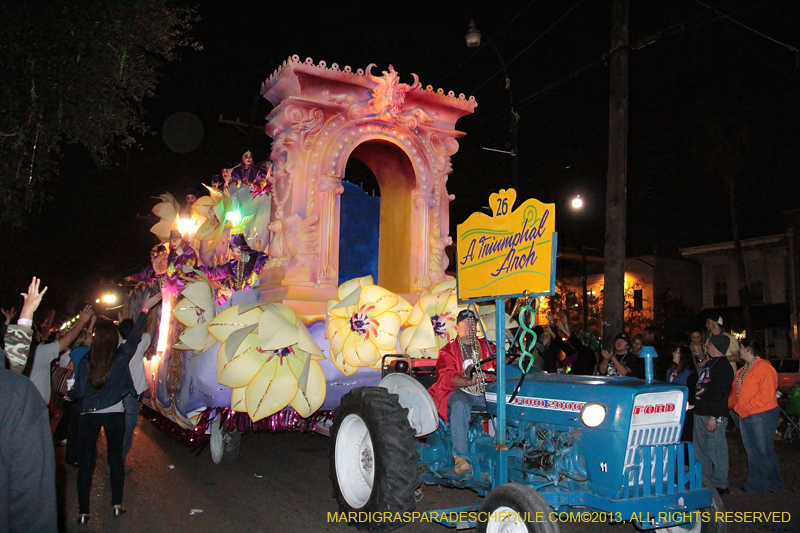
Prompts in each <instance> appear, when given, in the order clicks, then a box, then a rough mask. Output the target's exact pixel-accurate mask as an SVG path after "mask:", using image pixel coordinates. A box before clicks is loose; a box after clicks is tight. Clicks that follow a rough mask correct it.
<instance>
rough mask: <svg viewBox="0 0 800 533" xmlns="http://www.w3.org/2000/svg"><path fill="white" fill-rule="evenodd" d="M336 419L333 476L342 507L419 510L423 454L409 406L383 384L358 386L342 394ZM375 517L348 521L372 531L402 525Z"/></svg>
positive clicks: (331, 473) (331, 446)
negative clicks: (419, 471)
mask: <svg viewBox="0 0 800 533" xmlns="http://www.w3.org/2000/svg"><path fill="white" fill-rule="evenodd" d="M333 420H334V422H333V426H331V442H330V454H329V458H330V476H331V481H332V482H333V496H334V498H335V499H336V503H337V504H338V506H339V510H340V511H343V512H347V513H349V512H351V511H356V512H365V513H378V512H380V513H383V512H387V511H388V512H391V513H396V512H399V513H403V512H405V511H411V510H412V509H414V506H415V501H414V490H415V489H416V488H417V486H418V485H419V476H418V474H417V462H418V460H419V455H418V454H417V450H416V440H415V439H414V430H413V429H412V428H411V425H410V424H409V423H408V410H407V409H405V408H404V407H402V406H401V405H400V402H399V401H398V396H397V395H396V394H390V393H389V391H387V390H386V389H383V388H381V387H359V388H357V389H353V390H352V391H350V392H348V393H347V394H345V395H344V397H343V398H342V401H341V403H340V404H339V407H337V408H336V411H334V414H333ZM376 516H378V515H373V514H369V515H361V516H360V517H359V518H358V520H357V521H353V522H349V523H350V525H354V526H356V527H357V528H358V529H366V530H368V531H390V530H393V529H397V528H399V527H401V526H402V525H403V523H402V522H394V523H393V522H384V521H382V520H380V521H378V520H371V519H372V518H374V517H376ZM365 518H366V520H365ZM378 518H380V516H378Z"/></svg>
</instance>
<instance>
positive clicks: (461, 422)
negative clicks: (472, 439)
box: [428, 309, 490, 476]
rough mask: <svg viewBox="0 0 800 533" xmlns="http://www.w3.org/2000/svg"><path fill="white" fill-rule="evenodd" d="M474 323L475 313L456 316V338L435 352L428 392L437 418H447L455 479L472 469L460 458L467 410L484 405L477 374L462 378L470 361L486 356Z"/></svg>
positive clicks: (464, 445) (464, 446) (463, 450)
mask: <svg viewBox="0 0 800 533" xmlns="http://www.w3.org/2000/svg"><path fill="white" fill-rule="evenodd" d="M476 320H477V318H476V317H475V313H473V312H472V311H470V310H466V309H465V310H464V311H461V312H460V313H459V314H458V318H457V320H456V324H457V327H456V331H457V336H456V338H455V339H453V340H452V341H450V342H449V343H447V344H446V345H445V346H444V347H443V348H442V349H441V350H439V358H438V360H437V361H436V383H434V384H433V385H432V386H431V388H430V389H429V390H428V392H430V394H431V396H432V397H433V401H434V402H435V403H436V410H437V411H439V416H440V417H442V419H443V420H444V421H445V422H448V414H449V415H450V418H449V422H448V423H449V424H450V436H451V439H452V441H453V460H454V462H455V471H456V475H458V476H464V475H467V474H471V473H472V466H470V464H469V462H467V460H466V458H465V457H464V456H465V455H467V453H468V452H469V443H468V439H467V432H468V430H469V419H470V410H471V409H472V406H474V405H476V406H483V407H485V406H486V398H485V396H484V394H483V392H482V387H481V388H480V389H479V388H478V387H480V385H481V382H480V380H481V377H480V376H479V373H477V372H476V373H472V374H471V375H470V373H467V375H469V376H470V377H466V376H465V372H464V368H465V367H466V368H467V369H468V370H469V368H470V367H471V366H472V362H473V360H474V359H476V358H477V359H478V360H482V359H486V358H487V357H489V355H490V353H489V347H488V345H487V344H486V340H484V339H482V338H481V339H478V338H477V336H476V326H475V321H476ZM462 354H465V355H462ZM465 363H466V364H465ZM479 390H480V392H478V391H479ZM448 411H449V413H448Z"/></svg>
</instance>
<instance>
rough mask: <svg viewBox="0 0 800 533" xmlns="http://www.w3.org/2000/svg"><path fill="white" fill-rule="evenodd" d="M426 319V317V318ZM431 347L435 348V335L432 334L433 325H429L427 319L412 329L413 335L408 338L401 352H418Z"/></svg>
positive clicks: (429, 322)
mask: <svg viewBox="0 0 800 533" xmlns="http://www.w3.org/2000/svg"><path fill="white" fill-rule="evenodd" d="M426 318H428V317H427V316H426ZM409 329H410V328H409ZM401 346H402V344H401ZM431 346H436V333H434V331H433V324H432V323H431V320H430V318H428V319H427V320H423V321H422V322H420V323H419V326H417V327H415V328H414V330H413V334H411V335H410V336H408V338H407V344H406V345H405V347H404V348H403V350H404V351H405V350H407V349H417V350H420V349H423V348H430V347H431Z"/></svg>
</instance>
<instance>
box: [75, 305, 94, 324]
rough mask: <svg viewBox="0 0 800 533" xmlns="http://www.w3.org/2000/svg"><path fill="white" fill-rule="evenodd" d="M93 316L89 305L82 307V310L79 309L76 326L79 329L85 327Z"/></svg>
mask: <svg viewBox="0 0 800 533" xmlns="http://www.w3.org/2000/svg"><path fill="white" fill-rule="evenodd" d="M93 316H94V309H92V306H91V305H89V304H86V305H85V306H83V309H81V314H80V315H78V322H77V324H78V325H79V329H81V328H83V326H85V325H86V324H87V323H88V322H89V320H91V319H92V317H93Z"/></svg>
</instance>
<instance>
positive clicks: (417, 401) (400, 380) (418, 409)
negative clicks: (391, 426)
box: [378, 373, 439, 437]
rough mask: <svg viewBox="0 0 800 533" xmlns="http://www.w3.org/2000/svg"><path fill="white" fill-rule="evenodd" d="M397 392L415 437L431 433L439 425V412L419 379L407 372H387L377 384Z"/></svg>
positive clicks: (393, 392)
mask: <svg viewBox="0 0 800 533" xmlns="http://www.w3.org/2000/svg"><path fill="white" fill-rule="evenodd" d="M378 386H379V387H383V388H384V389H386V390H388V391H389V392H390V393H391V394H397V396H398V397H399V398H398V401H399V402H400V405H401V406H403V407H405V408H406V409H408V423H409V424H410V425H411V427H412V428H413V429H414V431H415V432H416V435H415V436H417V437H422V436H425V435H428V434H430V433H433V432H434V431H436V428H438V427H439V413H437V411H436V404H435V403H433V398H431V395H430V393H428V391H427V390H426V389H425V387H423V386H422V385H421V384H420V382H419V381H417V380H416V379H414V378H412V377H411V376H409V375H407V374H400V373H394V374H389V375H387V376H386V377H385V378H383V379H382V380H381V382H380V383H379V384H378Z"/></svg>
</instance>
